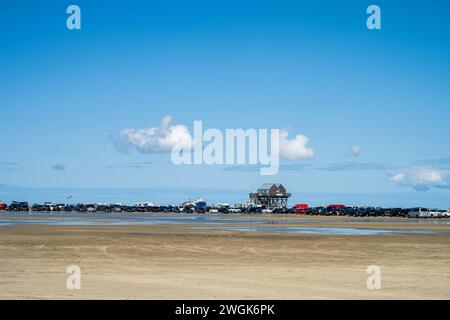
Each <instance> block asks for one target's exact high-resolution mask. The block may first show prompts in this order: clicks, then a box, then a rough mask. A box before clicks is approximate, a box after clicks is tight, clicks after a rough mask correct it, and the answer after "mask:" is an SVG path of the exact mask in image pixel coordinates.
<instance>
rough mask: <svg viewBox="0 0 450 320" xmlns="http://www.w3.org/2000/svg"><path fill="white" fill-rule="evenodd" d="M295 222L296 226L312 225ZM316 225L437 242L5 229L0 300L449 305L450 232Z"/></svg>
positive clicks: (436, 227) (168, 230) (339, 220)
mask: <svg viewBox="0 0 450 320" xmlns="http://www.w3.org/2000/svg"><path fill="white" fill-rule="evenodd" d="M1 219H4V217H2V218H1ZM1 219H0V221H1ZM240 219H256V217H251V216H250V217H243V218H240ZM268 219H273V218H268ZM277 219H281V220H282V219H293V217H292V216H290V217H286V218H284V217H277ZM297 219H298V224H297V226H306V225H308V226H310V225H311V223H309V224H306V223H304V222H303V221H304V220H305V218H297ZM309 219H311V218H309ZM312 219H316V220H317V221H314V223H315V224H314V226H315V227H346V228H347V227H353V228H361V229H368V228H370V229H391V230H394V229H395V230H424V231H432V232H434V233H432V234H391V235H363V236H361V235H321V234H308V233H305V234H287V233H271V232H258V233H255V232H239V231H223V230H195V229H192V227H191V226H189V227H187V226H185V225H182V224H181V225H117V226H109V225H106V226H97V225H94V226H92V225H73V226H67V225H27V224H24V225H12V226H5V227H0V298H1V299H449V298H450V250H449V247H450V224H446V223H419V222H418V221H416V220H413V221H411V220H408V223H391V222H390V221H389V219H383V221H382V222H377V223H371V222H357V221H355V220H354V219H351V218H345V217H326V218H325V217H323V218H318V217H316V218H312ZM268 230H269V231H270V226H268ZM69 265H77V266H79V267H80V268H81V274H82V276H81V289H80V290H69V289H67V287H66V280H67V278H68V276H69V274H68V273H66V268H67V267H68V266H69ZM369 265H378V266H379V267H380V268H381V277H382V278H381V279H382V288H381V289H380V290H369V289H368V288H367V285H366V280H367V277H368V275H367V273H366V269H367V267H368V266H369Z"/></svg>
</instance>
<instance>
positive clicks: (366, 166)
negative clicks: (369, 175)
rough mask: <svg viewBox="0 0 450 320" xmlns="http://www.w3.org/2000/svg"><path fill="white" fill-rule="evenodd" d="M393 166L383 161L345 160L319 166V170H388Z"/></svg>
mask: <svg viewBox="0 0 450 320" xmlns="http://www.w3.org/2000/svg"><path fill="white" fill-rule="evenodd" d="M390 168H391V167H390V166H388V165H385V164H381V163H372V162H367V163H359V162H355V161H351V162H343V163H334V164H329V165H325V166H322V167H318V168H317V169H319V170H325V171H350V170H388V169H390Z"/></svg>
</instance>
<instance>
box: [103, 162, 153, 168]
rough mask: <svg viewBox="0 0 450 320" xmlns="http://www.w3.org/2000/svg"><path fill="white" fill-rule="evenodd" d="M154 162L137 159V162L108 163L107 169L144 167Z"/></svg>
mask: <svg viewBox="0 0 450 320" xmlns="http://www.w3.org/2000/svg"><path fill="white" fill-rule="evenodd" d="M153 164H154V162H152V161H135V162H129V163H120V164H114V165H107V166H106V169H126V168H132V169H142V168H146V167H148V166H151V165H153Z"/></svg>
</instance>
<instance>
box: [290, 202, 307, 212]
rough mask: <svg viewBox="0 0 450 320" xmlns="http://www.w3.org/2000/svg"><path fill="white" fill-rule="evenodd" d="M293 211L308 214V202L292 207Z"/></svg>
mask: <svg viewBox="0 0 450 320" xmlns="http://www.w3.org/2000/svg"><path fill="white" fill-rule="evenodd" d="M292 211H293V213H297V214H306V213H307V212H308V205H307V204H306V203H297V204H296V205H294V207H293V208H292Z"/></svg>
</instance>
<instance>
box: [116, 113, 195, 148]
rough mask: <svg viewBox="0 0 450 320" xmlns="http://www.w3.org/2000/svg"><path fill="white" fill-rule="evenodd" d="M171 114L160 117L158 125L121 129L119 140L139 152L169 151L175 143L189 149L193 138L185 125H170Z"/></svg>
mask: <svg viewBox="0 0 450 320" xmlns="http://www.w3.org/2000/svg"><path fill="white" fill-rule="evenodd" d="M171 122H172V116H166V117H164V118H162V120H161V125H160V126H159V127H152V128H146V129H139V130H136V129H123V130H122V131H121V132H120V137H121V140H122V141H124V142H126V143H127V144H129V145H132V146H134V147H135V148H136V149H137V150H139V151H141V152H170V151H171V150H172V148H173V147H174V146H175V145H182V146H183V148H185V149H187V150H188V149H191V148H192V145H193V139H192V136H191V133H190V132H189V130H188V128H187V126H185V125H171Z"/></svg>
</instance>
